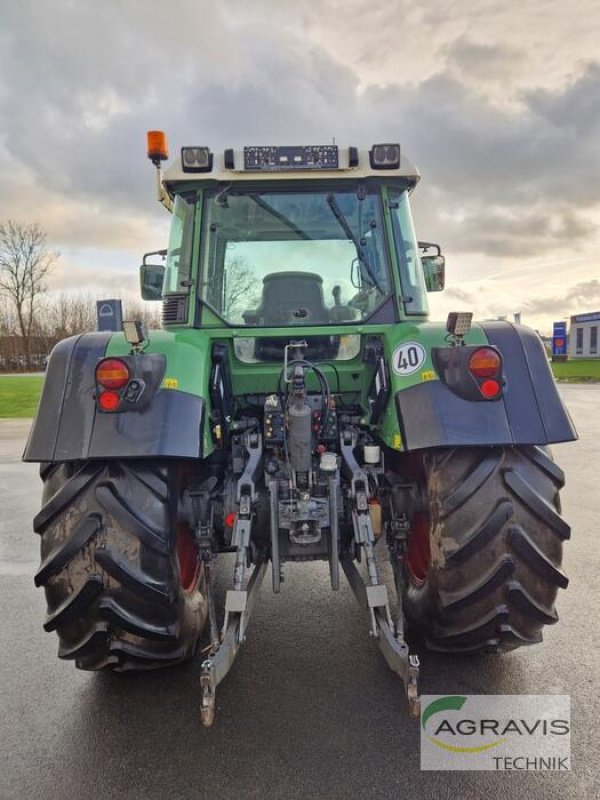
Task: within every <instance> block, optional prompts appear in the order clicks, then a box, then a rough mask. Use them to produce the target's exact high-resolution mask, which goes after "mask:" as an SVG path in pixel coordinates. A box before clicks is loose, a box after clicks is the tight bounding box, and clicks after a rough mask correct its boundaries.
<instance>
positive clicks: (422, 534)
mask: <svg viewBox="0 0 600 800" xmlns="http://www.w3.org/2000/svg"><path fill="white" fill-rule="evenodd" d="M430 529H431V519H430V518H429V516H428V515H427V514H420V513H417V514H415V515H414V516H413V519H412V523H411V527H410V536H409V539H408V546H407V549H406V553H405V555H404V564H405V566H406V571H407V573H408V577H409V579H410V581H411V582H412V583H413V584H414V585H415V586H422V585H423V584H424V583H425V581H426V580H427V574H428V572H429V563H430V561H431V549H430V547H429V531H430Z"/></svg>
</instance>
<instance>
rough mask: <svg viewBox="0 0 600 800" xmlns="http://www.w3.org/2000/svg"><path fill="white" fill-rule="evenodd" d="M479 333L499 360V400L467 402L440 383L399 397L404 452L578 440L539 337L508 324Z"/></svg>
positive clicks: (492, 324)
mask: <svg viewBox="0 0 600 800" xmlns="http://www.w3.org/2000/svg"><path fill="white" fill-rule="evenodd" d="M481 328H482V329H483V331H484V332H485V334H486V336H487V339H488V342H489V344H490V345H492V346H494V347H496V348H497V349H498V350H499V351H500V353H501V355H502V360H503V377H504V385H503V390H502V396H501V397H500V399H498V400H494V401H491V402H490V401H485V400H482V401H479V402H478V401H473V400H467V399H464V398H462V397H459V396H458V395H457V394H456V393H455V392H454V391H452V389H451V388H450V387H449V386H447V385H446V384H444V383H443V382H442V381H426V382H424V383H422V384H419V385H417V386H412V387H410V388H408V389H404V390H402V391H399V392H397V393H396V409H397V412H398V419H399V423H400V430H401V434H402V439H403V444H404V449H405V450H419V449H422V448H429V447H454V446H461V445H464V446H475V445H518V444H538V445H546V444H552V443H556V442H571V441H574V440H575V439H577V432H576V431H575V427H574V425H573V423H572V421H571V418H570V416H569V413H568V411H567V409H566V408H565V406H564V403H563V402H562V400H561V398H560V395H559V394H558V391H557V389H556V384H555V383H554V378H553V376H552V371H551V369H550V366H549V364H548V359H547V357H546V352H545V350H544V346H543V344H542V342H541V340H540V338H539V336H538V335H537V334H536V333H535V332H534V331H532V330H531V329H529V328H526V327H524V326H523V327H522V326H517V325H512V324H511V323H509V322H485V323H482V324H481Z"/></svg>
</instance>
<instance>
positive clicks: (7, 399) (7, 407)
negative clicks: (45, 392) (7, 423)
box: [0, 375, 43, 417]
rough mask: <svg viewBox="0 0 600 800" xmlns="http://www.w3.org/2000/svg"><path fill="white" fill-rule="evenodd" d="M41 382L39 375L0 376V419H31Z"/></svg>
mask: <svg viewBox="0 0 600 800" xmlns="http://www.w3.org/2000/svg"><path fill="white" fill-rule="evenodd" d="M42 380H43V378H42V376H41V375H0V417H33V415H34V414H35V412H36V409H37V404H38V398H39V396H40V391H41V389H42Z"/></svg>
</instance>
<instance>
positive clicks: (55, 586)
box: [34, 460, 206, 671]
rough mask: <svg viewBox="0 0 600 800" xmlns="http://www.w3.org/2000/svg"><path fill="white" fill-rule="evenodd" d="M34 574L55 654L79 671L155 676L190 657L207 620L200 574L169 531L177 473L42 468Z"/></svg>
mask: <svg viewBox="0 0 600 800" xmlns="http://www.w3.org/2000/svg"><path fill="white" fill-rule="evenodd" d="M40 474H41V477H42V479H43V481H44V492H43V500H42V510H41V511H40V513H39V514H38V515H37V517H36V518H35V520H34V530H35V531H36V532H37V533H39V534H40V535H41V558H42V563H41V565H40V568H39V570H38V572H37V574H36V576H35V584H36V586H43V587H44V590H45V593H46V600H47V603H48V616H47V617H46V621H45V622H44V628H45V629H46V630H47V631H54V630H55V631H56V632H57V633H58V637H59V650H58V655H59V657H60V658H64V659H73V660H74V661H75V663H76V665H77V667H79V668H80V669H89V670H98V669H103V668H108V669H113V670H116V671H125V670H139V669H153V668H156V667H161V666H166V665H170V664H174V663H176V662H179V661H182V660H185V659H186V658H190V657H191V656H192V655H193V653H194V650H195V647H196V644H197V642H198V639H199V637H200V635H201V633H202V629H203V627H204V623H205V620H206V599H205V594H204V585H203V571H202V568H201V565H199V564H198V561H197V558H196V553H195V549H194V547H193V543H192V540H191V535H190V532H189V530H187V529H186V528H181V527H179V528H178V527H177V526H176V522H175V510H176V506H177V502H176V500H177V497H176V494H177V479H176V474H175V472H174V468H173V467H171V466H169V465H167V464H166V463H164V464H157V463H155V462H153V463H152V464H149V463H148V462H141V461H124V460H123V461H109V462H92V461H89V462H83V463H81V462H80V463H61V464H43V465H42V466H41V469H40Z"/></svg>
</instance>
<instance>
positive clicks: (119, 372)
mask: <svg viewBox="0 0 600 800" xmlns="http://www.w3.org/2000/svg"><path fill="white" fill-rule="evenodd" d="M130 378H131V375H130V373H129V367H128V366H127V364H126V363H125V362H124V361H121V359H119V358H105V359H104V360H103V361H101V362H100V363H99V364H98V366H97V367H96V384H97V386H98V392H97V395H96V400H97V402H98V405H99V406H100V408H101V409H102V411H116V410H117V409H118V408H119V406H120V404H121V400H122V398H123V393H124V390H125V388H126V387H127V386H128V385H129V382H130Z"/></svg>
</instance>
